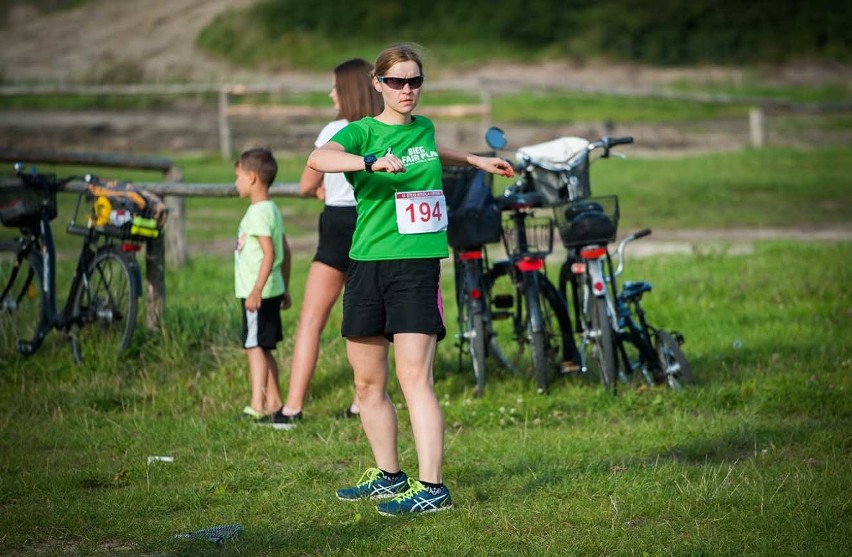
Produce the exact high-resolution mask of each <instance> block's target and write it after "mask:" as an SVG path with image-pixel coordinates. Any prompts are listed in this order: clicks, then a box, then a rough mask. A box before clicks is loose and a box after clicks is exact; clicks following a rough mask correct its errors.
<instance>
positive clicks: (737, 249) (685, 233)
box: [190, 223, 852, 259]
mask: <svg viewBox="0 0 852 557" xmlns="http://www.w3.org/2000/svg"><path fill="white" fill-rule="evenodd" d="M767 240H791V241H797V242H852V223H848V224H838V225H833V226H826V227H805V228H755V229H749V228H728V229H697V228H696V229H679V230H666V229H656V230H654V232H653V233H652V234H651V235H650V236H648V237H646V238H643V239H642V240H640V241H637V242H635V243H633V244H631V245H630V251H629V256H630V257H649V256H653V255H662V254H697V253H724V254H728V255H742V254H748V253H751V252H752V251H753V250H754V244H755V243H756V242H761V241H767ZM556 243H557V244H558V242H556ZM316 245H317V237H316V235H315V234H305V235H301V236H299V237H297V238H290V247H291V248H292V249H293V252H294V253H296V254H300V255H310V254H312V253H313V252H314V250H315V249H316ZM231 250H233V242H232V241H230V240H221V241H215V242H195V243H194V244H193V245H192V246H190V252H191V253H192V252H194V253H203V254H208V255H209V254H212V255H216V254H221V255H223V256H224V255H227V254H229V253H230V252H231ZM492 250H493V251H494V252H495V253H499V252H500V251H501V248H500V246H499V245H498V246H494V247H493V248H492ZM489 253H490V251H489ZM564 255H565V250H564V248H562V247H561V246H558V245H557V246H555V247H554V255H553V257H555V258H557V259H558V258H560V257H564Z"/></svg>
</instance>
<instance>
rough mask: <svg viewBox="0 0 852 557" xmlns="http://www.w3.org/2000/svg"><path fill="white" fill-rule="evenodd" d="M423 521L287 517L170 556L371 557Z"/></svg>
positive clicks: (185, 544)
mask: <svg viewBox="0 0 852 557" xmlns="http://www.w3.org/2000/svg"><path fill="white" fill-rule="evenodd" d="M372 512H373V513H375V510H374V509H373V510H372ZM440 514H443V513H438V515H440ZM377 516H378V515H377ZM291 518H292V517H291ZM424 518H425V519H426V520H428V517H416V518H407V517H406V518H383V517H378V518H372V517H371V518H369V519H361V518H360V515H356V519H355V520H350V521H348V522H343V523H340V524H335V525H327V524H326V525H324V524H322V523H305V522H303V521H302V520H288V517H287V516H286V514H285V515H282V517H281V521H280V522H279V524H278V525H275V526H269V525H265V524H264V525H252V524H251V523H244V524H242V527H243V529H244V531H243V532H242V533H241V534H240V535H239V537H238V538H236V539H234V540H232V541H230V542H226V543H222V544H217V543H212V542H208V541H206V540H186V541H182V540H176V541H175V542H174V543H173V544H172V546H171V548H170V551H169V554H170V555H186V556H198V555H216V556H222V555H259V554H264V555H325V554H328V553H336V552H339V551H343V552H348V551H352V552H354V553H356V554H360V553H364V554H369V553H371V551H370V550H371V548H372V549H373V550H374V551H376V552H377V551H379V550H381V551H391V552H393V551H394V548H393V547H387V546H385V545H384V544H385V543H387V540H386V539H384V538H386V537H387V536H388V535H389V534H388V531H390V530H395V529H397V528H399V527H400V526H403V525H404V524H405V523H406V522H408V521H409V520H423V519H424ZM326 520H328V519H327V518H326ZM308 540H310V541H308ZM316 540H322V544H321V545H319V544H317V543H315V542H316ZM395 549H396V550H397V551H396V552H399V553H404V552H405V551H406V550H407V549H408V548H407V547H405V546H400V547H398V548H395ZM374 554H375V553H374Z"/></svg>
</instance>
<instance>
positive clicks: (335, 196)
mask: <svg viewBox="0 0 852 557" xmlns="http://www.w3.org/2000/svg"><path fill="white" fill-rule="evenodd" d="M348 123H349V121H348V120H335V121H334V122H330V123H329V124H326V126H325V127H324V128H323V129H322V131H321V132H320V133H319V135H318V136H317V140H316V141H315V142H314V145H316V146H317V147H322V146H323V145H325V144H326V143H328V141H329V140H330V139H331V138H332V137H334V134H336V133H337V132H339V131H340V130H341V129H343V128H344V127H345V126H346V124H348ZM324 180H325V204H326V205H330V206H332V207H354V206H355V194H354V193H353V191H352V184H350V183H349V182H347V181H346V178H345V177H344V176H343V173H342V172H327V173H326V174H325V177H324Z"/></svg>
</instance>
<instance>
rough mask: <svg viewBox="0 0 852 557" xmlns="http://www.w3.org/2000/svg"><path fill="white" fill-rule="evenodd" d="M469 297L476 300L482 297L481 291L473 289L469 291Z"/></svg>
mask: <svg viewBox="0 0 852 557" xmlns="http://www.w3.org/2000/svg"><path fill="white" fill-rule="evenodd" d="M470 297H471V298H473V299H474V300H478V299H480V298H481V297H482V291H481V290H480V289H479V288H474V289H473V290H471V291H470Z"/></svg>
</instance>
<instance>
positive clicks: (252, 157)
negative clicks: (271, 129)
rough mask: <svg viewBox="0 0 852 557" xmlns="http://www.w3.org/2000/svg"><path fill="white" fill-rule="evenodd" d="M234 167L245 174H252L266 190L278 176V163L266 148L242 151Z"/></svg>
mask: <svg viewBox="0 0 852 557" xmlns="http://www.w3.org/2000/svg"><path fill="white" fill-rule="evenodd" d="M234 166H235V167H236V166H240V167H242V169H243V170H245V171H246V172H254V173H256V174H257V177H258V178H259V179H260V181H261V182H263V184H264V185H265V186H266V187H267V188H268V187H269V186H271V185H272V182H274V181H275V175H276V174H278V163H277V162H276V161H275V157H273V156H272V151H270V150H269V149H268V148H266V147H255V148H254V149H247V150H245V151H243V153H242V154H241V155H240V158H239V159H237V162H235V163H234Z"/></svg>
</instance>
